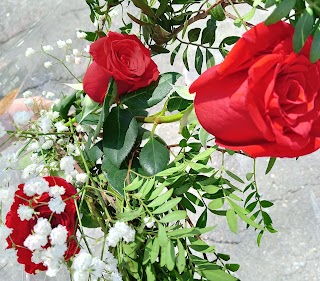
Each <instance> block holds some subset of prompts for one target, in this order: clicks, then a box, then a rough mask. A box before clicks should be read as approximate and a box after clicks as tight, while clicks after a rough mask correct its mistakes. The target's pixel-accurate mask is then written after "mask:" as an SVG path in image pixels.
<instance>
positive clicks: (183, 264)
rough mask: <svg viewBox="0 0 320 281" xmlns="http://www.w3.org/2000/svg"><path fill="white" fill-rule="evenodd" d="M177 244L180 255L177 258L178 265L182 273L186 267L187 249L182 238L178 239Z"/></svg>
mask: <svg viewBox="0 0 320 281" xmlns="http://www.w3.org/2000/svg"><path fill="white" fill-rule="evenodd" d="M177 245H178V256H177V259H176V265H177V269H178V271H179V273H180V274H181V272H183V271H184V269H185V267H186V256H185V249H184V247H183V245H182V243H181V242H180V239H178V240H177Z"/></svg>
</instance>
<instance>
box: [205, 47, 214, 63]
mask: <svg viewBox="0 0 320 281" xmlns="http://www.w3.org/2000/svg"><path fill="white" fill-rule="evenodd" d="M215 64H216V62H215V59H214V56H213V54H212V53H211V52H210V51H209V50H208V49H206V65H207V68H210V67H212V66H214V65H215Z"/></svg>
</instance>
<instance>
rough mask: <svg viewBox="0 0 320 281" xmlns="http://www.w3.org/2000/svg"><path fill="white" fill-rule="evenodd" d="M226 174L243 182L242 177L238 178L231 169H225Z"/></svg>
mask: <svg viewBox="0 0 320 281" xmlns="http://www.w3.org/2000/svg"><path fill="white" fill-rule="evenodd" d="M226 174H227V175H228V176H229V177H231V178H233V179H234V180H236V181H238V182H240V183H244V181H243V180H242V179H240V178H239V177H238V176H237V175H235V174H234V173H232V172H231V171H229V170H226Z"/></svg>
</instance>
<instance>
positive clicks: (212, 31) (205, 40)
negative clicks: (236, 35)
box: [201, 19, 217, 47]
mask: <svg viewBox="0 0 320 281" xmlns="http://www.w3.org/2000/svg"><path fill="white" fill-rule="evenodd" d="M216 30H217V25H216V21H215V20H214V19H209V20H208V21H207V26H206V27H205V28H204V29H203V31H202V35H201V44H202V45H204V44H209V47H211V46H212V45H213V43H214V41H215V39H216Z"/></svg>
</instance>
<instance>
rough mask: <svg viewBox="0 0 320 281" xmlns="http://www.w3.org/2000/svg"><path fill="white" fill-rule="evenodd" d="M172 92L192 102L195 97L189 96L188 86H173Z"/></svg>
mask: <svg viewBox="0 0 320 281" xmlns="http://www.w3.org/2000/svg"><path fill="white" fill-rule="evenodd" d="M173 90H174V91H175V92H176V93H177V94H178V95H179V96H180V97H182V98H183V99H186V100H190V101H193V100H194V98H195V95H192V94H190V92H189V87H188V86H173Z"/></svg>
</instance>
